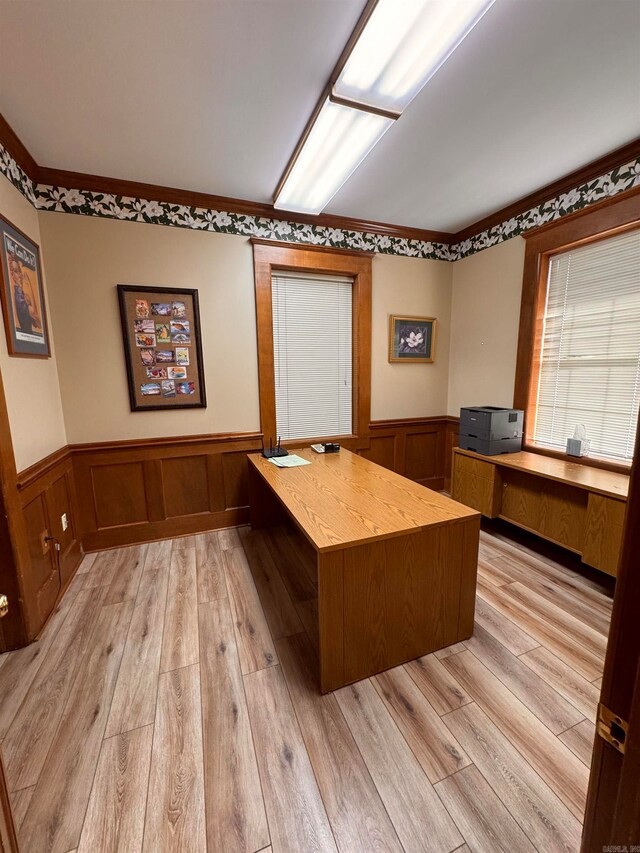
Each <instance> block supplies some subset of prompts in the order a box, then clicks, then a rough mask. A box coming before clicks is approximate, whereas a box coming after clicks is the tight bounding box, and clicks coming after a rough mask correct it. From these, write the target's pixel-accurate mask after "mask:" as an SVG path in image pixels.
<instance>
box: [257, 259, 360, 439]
mask: <svg viewBox="0 0 640 853" xmlns="http://www.w3.org/2000/svg"><path fill="white" fill-rule="evenodd" d="M352 302H353V279H351V278H346V277H338V276H323V275H318V274H307V273H291V272H274V273H273V275H272V306H273V353H274V367H275V385H276V388H275V390H276V424H277V429H278V435H280V436H282V438H283V439H286V438H321V437H324V436H326V437H329V436H336V435H350V434H351V433H352V431H353V411H352V410H353V382H352V360H353V343H352V340H353V331H352V327H353V321H352Z"/></svg>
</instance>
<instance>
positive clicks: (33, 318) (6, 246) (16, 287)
mask: <svg viewBox="0 0 640 853" xmlns="http://www.w3.org/2000/svg"><path fill="white" fill-rule="evenodd" d="M0 255H1V260H0V270H1V273H0V284H1V285H2V287H1V289H0V302H1V303H2V314H3V317H4V328H5V332H6V333H7V348H8V350H9V355H15V356H22V357H23V358H49V357H50V356H51V348H50V346H49V332H48V330H47V313H46V308H45V304H44V291H43V289H42V271H41V266H40V250H39V248H38V246H37V245H36V244H35V243H34V242H33V240H30V239H29V238H28V237H27V235H26V234H23V233H22V231H20V230H19V229H18V228H16V227H15V225H12V224H11V223H10V222H9V221H8V220H7V219H5V218H4V217H2V216H0Z"/></svg>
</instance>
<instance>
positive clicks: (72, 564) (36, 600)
mask: <svg viewBox="0 0 640 853" xmlns="http://www.w3.org/2000/svg"><path fill="white" fill-rule="evenodd" d="M17 488H18V495H19V500H20V505H21V507H22V513H23V517H24V523H25V527H26V535H27V543H28V552H29V562H30V570H29V572H28V573H25V578H24V595H23V602H22V603H23V607H24V608H25V610H26V611H28V612H27V624H28V625H29V630H28V633H29V639H30V640H33V639H35V637H36V636H37V635H38V634H39V633H40V631H41V630H42V627H43V626H44V624H45V622H46V621H47V619H48V618H49V616H50V614H51V613H52V611H53V609H54V608H55V605H56V602H57V601H58V599H59V598H60V596H61V595H62V593H63V592H64V590H65V589H66V588H67V586H68V585H69V582H70V581H71V579H72V577H73V575H74V574H75V571H76V569H77V567H78V564H79V563H80V560H81V558H82V548H81V530H80V528H79V525H78V513H77V505H78V504H77V499H76V489H75V478H74V472H73V465H72V458H71V452H70V449H69V448H68V447H64V448H62V449H61V450H58V451H56V452H55V453H53V454H51V455H50V456H47V457H46V459H43V460H42V461H40V462H37V463H36V464H35V465H32V466H31V467H30V468H27V469H25V470H24V471H22V472H21V473H20V474H19V475H18V480H17ZM63 515H66V517H67V522H68V523H67V528H66V530H63V524H62V516H63ZM46 537H52V540H50V541H48V542H47V541H45V538H46ZM56 542H57V543H59V546H60V550H59V551H58V550H57V549H56V547H55V543H56ZM27 574H28V576H27Z"/></svg>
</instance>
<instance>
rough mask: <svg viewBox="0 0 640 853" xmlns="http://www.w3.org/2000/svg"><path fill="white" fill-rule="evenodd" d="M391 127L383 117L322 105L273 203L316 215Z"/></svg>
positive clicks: (338, 106)
mask: <svg viewBox="0 0 640 853" xmlns="http://www.w3.org/2000/svg"><path fill="white" fill-rule="evenodd" d="M392 124H393V119H391V118H388V117H387V116H382V115H377V114H374V113H369V112H364V111H362V110H357V109H352V108H351V107H346V106H343V105H342V104H335V103H333V102H331V101H330V100H329V99H328V98H327V100H326V101H325V102H324V104H323V105H322V107H321V109H320V112H319V113H318V116H317V117H316V120H315V122H314V123H313V126H312V127H311V130H310V131H309V134H308V136H307V138H306V139H305V140H304V144H303V145H302V147H301V148H300V150H299V152H298V156H297V158H296V159H295V160H294V162H293V165H292V167H291V169H290V171H289V174H288V175H287V176H286V178H285V181H284V184H283V185H282V188H281V190H280V192H279V193H278V197H277V199H276V201H275V203H274V207H276V208H278V209H280V210H294V211H296V212H298V213H313V214H316V213H320V211H321V210H323V209H324V208H325V207H326V205H327V204H328V203H329V201H330V200H331V199H332V198H333V196H334V195H335V194H336V193H337V192H338V190H339V189H340V187H341V186H342V185H343V184H344V182H345V181H346V180H347V178H348V177H349V176H350V175H351V174H352V172H353V171H354V170H355V169H356V168H357V167H358V165H359V164H360V163H361V162H362V161H363V160H364V158H365V157H366V156H367V154H368V153H369V151H371V149H372V148H373V146H374V145H375V144H376V142H378V140H379V139H380V138H381V137H382V136H383V134H384V133H385V131H386V130H387V129H388V128H389V127H390V126H391V125H392Z"/></svg>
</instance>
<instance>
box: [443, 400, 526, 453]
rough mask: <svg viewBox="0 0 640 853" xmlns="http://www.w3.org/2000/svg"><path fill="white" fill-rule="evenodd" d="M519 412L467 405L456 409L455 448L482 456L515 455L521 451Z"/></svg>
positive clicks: (519, 410) (520, 419)
mask: <svg viewBox="0 0 640 853" xmlns="http://www.w3.org/2000/svg"><path fill="white" fill-rule="evenodd" d="M523 421H524V412H523V411H522V409H503V408H501V407H499V406H470V407H468V408H464V409H460V433H459V436H458V447H460V448H461V449H462V450H475V452H476V453H481V454H482V455H483V456H497V455H498V454H499V453H516V452H517V451H518V450H521V449H522V427H523Z"/></svg>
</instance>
